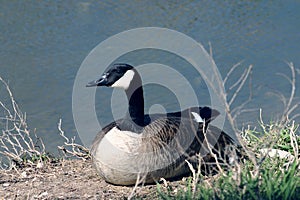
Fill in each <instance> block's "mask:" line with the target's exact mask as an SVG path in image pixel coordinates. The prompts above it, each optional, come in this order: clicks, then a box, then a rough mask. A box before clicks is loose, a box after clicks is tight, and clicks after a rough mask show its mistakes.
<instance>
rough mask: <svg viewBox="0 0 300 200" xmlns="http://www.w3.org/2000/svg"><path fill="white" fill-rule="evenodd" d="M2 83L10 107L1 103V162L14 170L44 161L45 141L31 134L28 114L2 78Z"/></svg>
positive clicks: (3, 165) (0, 79)
mask: <svg viewBox="0 0 300 200" xmlns="http://www.w3.org/2000/svg"><path fill="white" fill-rule="evenodd" d="M0 82H1V83H2V84H3V85H4V87H5V90H6V92H7V93H8V96H9V102H10V105H6V104H5V102H2V101H0V109H1V112H2V113H3V114H4V116H1V117H0V122H2V123H3V124H4V127H3V128H2V130H1V135H0V145H1V146H0V155H2V156H4V158H5V160H6V161H8V164H5V161H2V160H1V162H0V166H1V167H2V168H3V167H5V168H12V167H14V166H15V165H19V166H23V165H25V164H34V163H33V161H36V159H40V160H41V159H42V157H43V156H44V155H46V153H45V146H44V143H43V141H42V140H41V139H40V138H39V137H37V135H36V133H35V132H34V133H30V130H29V128H28V125H27V122H26V113H22V111H21V110H20V108H19V106H18V104H17V102H16V101H15V99H14V97H13V94H12V92H11V90H10V88H9V85H8V84H7V83H6V82H5V81H4V80H3V79H2V78H1V77H0Z"/></svg>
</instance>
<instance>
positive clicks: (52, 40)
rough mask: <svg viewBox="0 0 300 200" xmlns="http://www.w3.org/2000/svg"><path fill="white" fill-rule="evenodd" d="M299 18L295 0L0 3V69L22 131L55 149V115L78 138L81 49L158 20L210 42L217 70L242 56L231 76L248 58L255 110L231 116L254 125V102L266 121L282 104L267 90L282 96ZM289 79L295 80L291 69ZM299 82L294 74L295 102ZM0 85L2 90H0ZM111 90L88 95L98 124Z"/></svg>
mask: <svg viewBox="0 0 300 200" xmlns="http://www.w3.org/2000/svg"><path fill="white" fill-rule="evenodd" d="M299 19H300V2H299V1H291V0H287V1H208V0H204V1H137V0H134V1H1V6H0V42H1V45H0V76H1V77H2V78H3V79H4V80H7V81H9V85H10V87H11V89H12V91H13V93H14V96H15V98H16V99H17V101H18V103H19V105H20V107H21V109H22V110H23V111H24V112H26V113H27V119H28V123H29V125H30V127H31V129H34V128H36V130H37V131H36V132H37V134H38V135H39V136H41V137H42V138H44V141H45V144H46V146H47V148H48V150H50V151H52V152H54V153H55V152H56V146H57V145H60V144H62V140H61V138H60V136H59V135H58V131H57V122H58V120H59V119H60V118H62V120H63V129H64V130H65V132H66V135H67V136H74V135H77V131H76V128H75V125H74V120H73V115H72V89H73V84H74V80H75V77H76V73H77V71H78V69H79V67H80V65H81V63H82V62H83V60H84V59H85V57H86V56H87V55H88V54H89V52H90V51H91V50H92V49H93V48H94V47H95V46H96V45H98V44H99V43H100V42H102V41H103V40H105V39H107V38H108V37H110V36H113V35H115V34H117V33H120V32H122V31H125V30H129V29H133V28H137V27H164V28H168V29H173V30H176V31H179V32H182V33H184V34H186V35H188V36H190V37H192V38H193V39H195V40H196V41H198V42H200V43H202V44H203V45H204V47H205V48H206V49H209V43H211V46H212V49H213V55H214V60H215V62H216V64H217V66H218V69H219V71H220V73H221V75H222V76H223V77H225V76H226V73H227V72H228V71H229V70H230V69H231V68H232V66H233V65H235V64H236V63H238V62H240V61H243V62H242V64H241V69H240V70H239V71H237V72H236V73H234V74H233V75H232V82H233V80H237V79H238V78H239V76H240V75H241V74H242V70H243V69H245V68H246V67H248V66H249V65H250V64H252V65H253V71H252V74H251V83H250V84H251V94H252V100H251V102H250V103H249V104H248V105H247V106H246V108H247V109H249V110H252V109H255V111H251V112H250V111H249V112H245V113H243V114H242V115H241V116H240V117H239V121H238V123H239V125H240V126H243V125H247V124H250V125H253V126H255V125H256V124H257V121H258V117H259V112H258V109H259V108H262V109H263V116H264V118H265V121H266V122H268V121H270V120H272V119H275V118H276V116H277V115H278V113H280V111H282V109H283V105H282V104H281V103H280V101H279V99H278V98H277V97H275V96H274V95H270V92H275V91H280V92H281V93H282V94H283V95H285V96H286V97H288V95H289V94H290V91H291V87H290V84H289V83H288V81H287V80H285V79H284V78H283V77H282V76H278V73H284V74H286V75H287V76H290V74H291V73H290V70H289V67H288V65H287V64H286V62H293V63H294V66H295V67H298V68H299V66H300V56H299V55H300V48H299V44H300V34H299V30H300V23H299ZM118 61H123V62H124V61H126V62H129V63H131V64H142V63H155V62H156V63H162V64H165V65H168V66H174V68H177V69H178V68H180V66H183V65H188V63H185V62H184V61H182V60H181V59H180V58H178V57H176V56H174V55H170V54H167V53H165V52H160V51H154V50H144V51H143V50H142V51H139V52H132V53H131V54H128V55H125V56H123V57H121V58H119V59H118ZM182 69H185V68H184V67H183V68H182ZM97 77H98V74H95V78H97ZM297 77H298V79H299V78H300V77H299V74H298V73H297ZM187 78H190V79H194V78H195V77H194V75H193V71H190V72H187ZM88 81H90V80H87V82H88ZM299 86H300V85H299V80H298V82H297V85H296V87H297V89H296V101H297V100H299ZM1 87H2V85H1ZM199 88H200V90H201V88H205V86H201V85H200V86H199ZM145 90H146V91H145V93H146V99H147V103H146V111H148V109H149V108H150V107H151V105H153V104H160V105H163V106H164V108H165V109H166V110H167V111H168V110H172V109H173V108H174V106H172V105H173V103H172V102H173V101H170V96H168V95H167V94H166V93H167V92H166V91H165V90H164V88H157V87H155V86H153V87H150V86H149V87H146V88H145ZM203 91H204V92H199V96H200V97H201V99H203V104H208V103H209V99H207V98H206V97H205V89H204V90H203ZM0 92H4V90H3V88H1V89H0ZM110 94H111V91H110V90H108V89H104V90H103V91H101V92H99V91H97V95H96V98H97V99H100V100H99V101H97V102H98V103H97V104H96V110H97V113H100V112H101V116H100V117H99V118H101V120H102V122H103V123H104V124H105V123H109V122H110V121H111V120H112V118H111V114H110V107H109V105H107V103H109V102H108V101H106V100H105V99H106V97H107V96H109V95H110ZM230 94H231V95H232V93H230ZM203 95H204V96H203ZM2 96H3V95H2ZM248 96H249V87H248V83H247V84H246V87H245V88H244V89H243V90H242V91H241V93H240V95H239V96H238V98H237V99H236V101H235V103H234V105H233V106H238V105H240V104H242V103H243V102H245V101H246V100H247V99H248ZM0 98H1V96H0ZM1 101H7V99H5V98H4V99H2V98H1ZM109 101H110V99H109ZM116 109H118V108H116ZM296 112H297V111H296ZM77 138H78V136H77Z"/></svg>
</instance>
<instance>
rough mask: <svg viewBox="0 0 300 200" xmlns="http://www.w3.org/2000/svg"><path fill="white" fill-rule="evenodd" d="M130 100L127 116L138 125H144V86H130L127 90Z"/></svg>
mask: <svg viewBox="0 0 300 200" xmlns="http://www.w3.org/2000/svg"><path fill="white" fill-rule="evenodd" d="M125 92H126V95H127V99H128V102H129V106H128V113H127V117H130V118H131V120H132V121H133V122H134V123H135V124H136V125H138V126H141V127H143V126H144V95H143V87H142V86H141V85H139V86H137V87H129V88H128V90H126V91H125Z"/></svg>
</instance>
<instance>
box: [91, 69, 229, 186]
mask: <svg viewBox="0 0 300 200" xmlns="http://www.w3.org/2000/svg"><path fill="white" fill-rule="evenodd" d="M86 86H87V87H92V86H107V87H113V88H122V89H124V90H125V93H126V95H127V99H128V104H129V106H128V112H127V114H126V116H125V117H124V118H123V119H119V120H117V121H114V122H112V123H111V124H109V125H107V126H106V127H104V128H103V129H102V130H101V131H100V132H99V133H98V134H97V136H96V138H95V139H94V141H93V144H92V147H91V155H92V159H93V163H94V165H95V167H96V170H97V171H98V173H99V174H100V176H102V177H103V178H104V179H105V180H106V181H107V182H109V183H112V184H116V185H132V184H135V183H136V181H137V179H138V177H140V178H142V180H143V181H144V182H146V183H152V182H154V181H156V180H159V179H160V178H161V177H163V178H166V179H171V178H176V177H178V176H182V175H184V174H187V173H189V172H190V169H189V167H188V166H187V163H186V162H185V160H189V161H190V163H192V164H195V163H197V162H196V160H197V155H198V154H201V156H202V159H203V160H204V161H205V162H213V161H214V160H213V159H212V156H211V154H210V153H209V151H208V148H207V147H208V145H209V146H210V147H212V148H213V149H214V151H215V152H220V150H221V151H222V152H223V153H222V156H224V149H225V147H226V145H227V144H232V143H233V140H232V139H231V137H230V136H228V135H227V134H226V133H224V132H222V131H221V130H220V129H218V128H216V127H214V126H211V125H208V124H209V122H210V121H211V120H213V119H214V118H215V117H217V116H218V115H219V112H218V111H216V110H214V109H211V108H209V107H192V108H189V109H186V110H184V111H179V112H173V113H168V114H166V115H163V114H155V115H151V116H149V115H145V114H144V97H143V87H142V79H141V77H140V75H139V73H138V72H137V70H136V69H135V68H134V67H132V66H131V65H128V64H114V65H113V66H112V67H110V68H108V69H107V70H106V72H105V73H103V75H102V76H101V78H100V79H97V80H95V81H92V82H90V83H88V84H87V85H86ZM204 132H205V133H206V139H207V140H206V141H207V142H204V141H205V136H204V134H203V133H204ZM195 158H196V159H195Z"/></svg>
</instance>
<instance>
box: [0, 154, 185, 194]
mask: <svg viewBox="0 0 300 200" xmlns="http://www.w3.org/2000/svg"><path fill="white" fill-rule="evenodd" d="M179 182H182V181H177V183H174V182H173V183H171V184H172V185H179V184H178V183H179ZM168 187H170V186H168ZM133 188H134V187H133V186H132V187H127V186H115V185H111V184H108V183H106V182H105V181H104V180H103V179H101V178H100V177H99V176H98V175H97V173H96V170H95V169H94V168H93V167H92V164H91V161H82V160H64V161H61V162H59V163H56V164H45V165H43V166H39V168H37V167H34V168H31V167H27V168H23V169H18V170H1V171H0V199H2V198H3V199H127V198H128V197H129V196H130V195H131V193H132V191H133ZM133 194H134V195H133V196H134V197H135V198H139V199H157V198H158V193H157V187H156V185H147V186H143V187H137V188H136V191H135V192H134V193H133Z"/></svg>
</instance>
